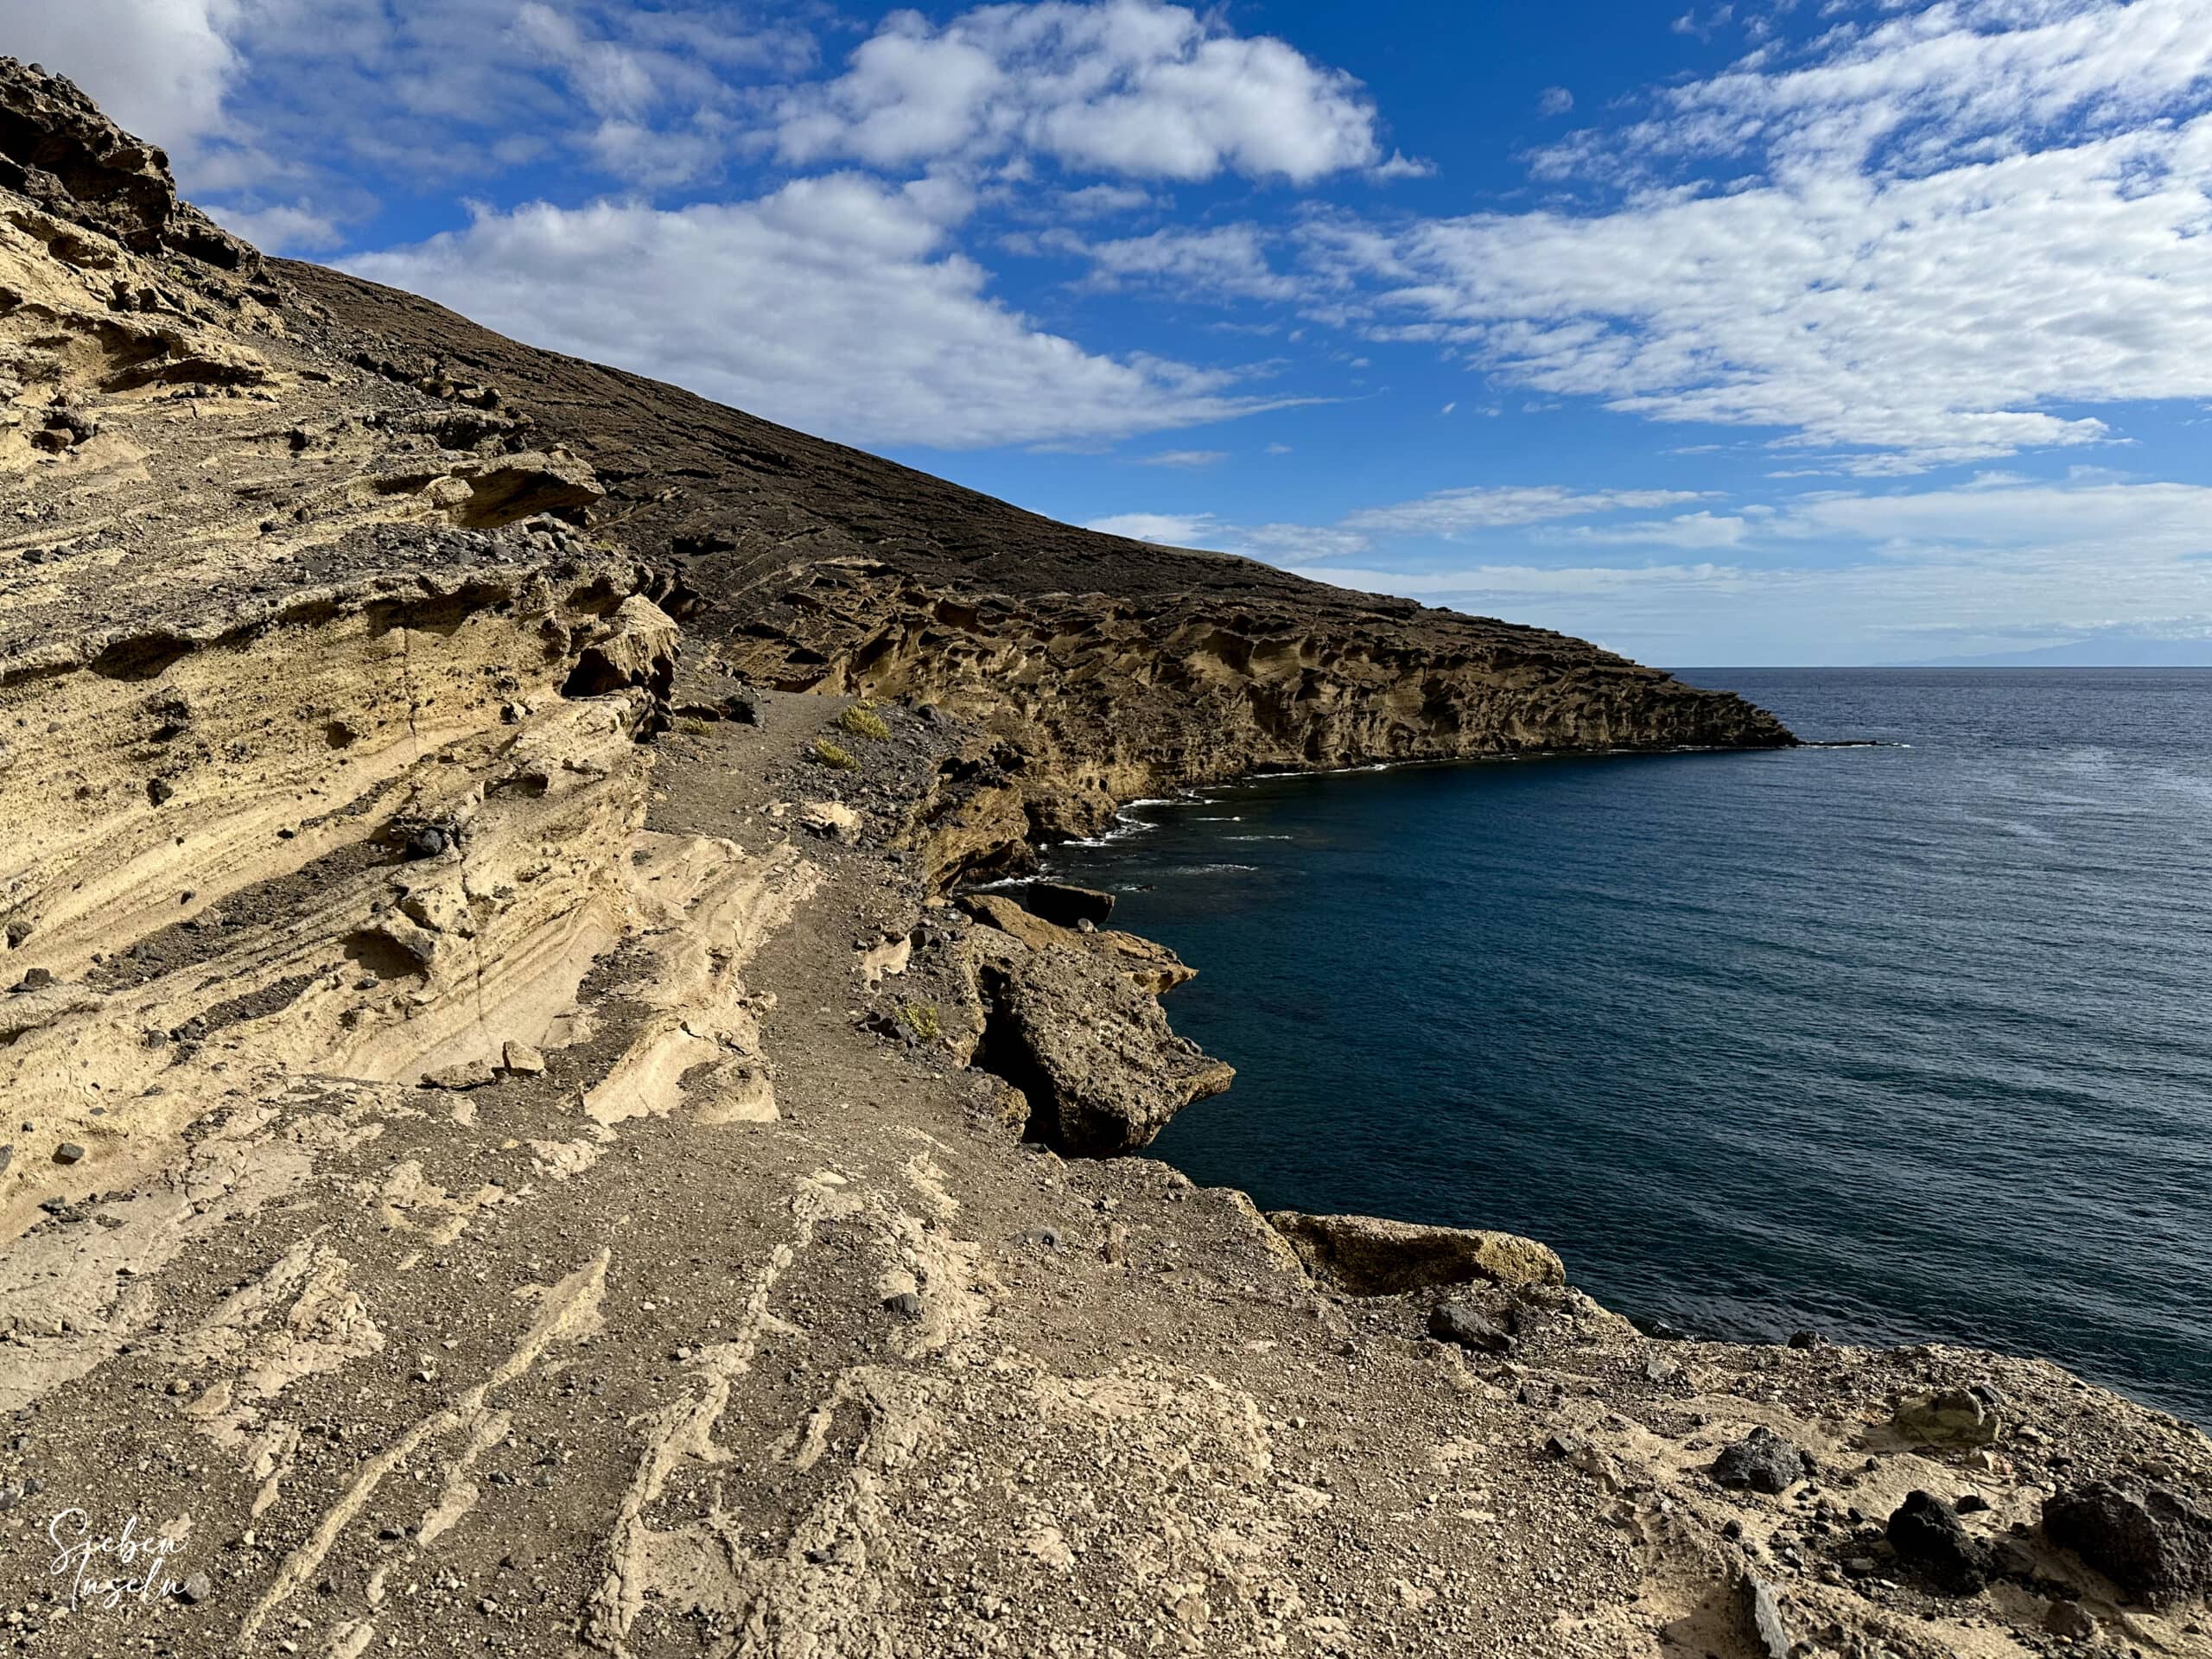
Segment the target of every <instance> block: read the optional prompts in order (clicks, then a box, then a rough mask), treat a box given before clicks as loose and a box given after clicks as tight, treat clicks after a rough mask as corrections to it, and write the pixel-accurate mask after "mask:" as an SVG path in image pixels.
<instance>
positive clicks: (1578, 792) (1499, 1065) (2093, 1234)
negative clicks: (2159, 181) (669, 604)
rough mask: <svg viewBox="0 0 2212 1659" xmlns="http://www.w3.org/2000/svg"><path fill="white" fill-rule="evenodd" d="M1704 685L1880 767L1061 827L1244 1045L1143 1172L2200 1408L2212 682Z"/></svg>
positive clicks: (2210, 1243)
mask: <svg viewBox="0 0 2212 1659" xmlns="http://www.w3.org/2000/svg"><path fill="white" fill-rule="evenodd" d="M1686 677H1688V678H1689V679H1691V680H1693V681H1694V682H1696V683H1701V684H1707V685H1715V686H1723V687H1726V688H1727V689H1730V690H1737V691H1740V692H1742V693H1743V694H1744V695H1745V696H1748V697H1750V698H1751V699H1752V700H1754V701H1755V702H1759V703H1761V704H1763V705H1764V706H1765V707H1767V708H1770V709H1773V710H1774V711H1775V712H1776V713H1777V714H1778V715H1781V716H1782V717H1783V719H1784V720H1785V721H1788V722H1789V724H1790V726H1791V727H1792V728H1794V729H1795V730H1796V732H1797V733H1798V734H1800V735H1801V736H1803V737H1806V738H1808V739H1822V738H1878V739H1880V740H1882V741H1884V742H1885V744H1887V745H1892V746H1894V747H1878V748H1853V749H1802V750H1796V751H1792V752H1789V753H1770V754H1744V755H1681V756H1666V757H1642V758H1629V757H1623V758H1617V759H1601V760H1535V761H1521V762H1512V763H1502V764H1493V765H1473V766H1451V767H1427V768H1415V769H1405V770H1397V771H1388V772H1365V773H1355V774H1350V775H1341V776H1336V777H1330V778H1304V779H1280V780H1262V781H1258V782H1254V783H1250V784H1245V785H1236V786H1234V787H1231V788H1227V789H1222V790H1217V791H1211V793H1210V794H1209V795H1208V796H1207V797H1206V798H1205V799H1203V800H1198V801H1193V802H1188V803H1184V804H1178V805H1174V806H1151V807H1143V806H1141V807H1138V808H1135V809H1133V810H1132V812H1131V813H1130V814H1129V817H1130V818H1132V819H1134V820H1136V821H1140V822H1142V823H1148V824H1150V825H1151V826H1152V827H1151V828H1150V829H1147V830H1144V831H1142V832H1140V833H1134V834H1130V835H1128V836H1125V837H1122V838H1118V839H1116V840H1114V841H1113V842H1111V843H1110V844H1109V845H1106V846H1103V847H1085V846H1079V845H1078V846H1071V847H1066V848H1063V849H1058V852H1057V853H1056V854H1055V855H1054V859H1053V863H1054V866H1055V868H1057V869H1058V870H1059V871H1061V872H1063V873H1065V874H1066V875H1068V876H1069V877H1070V879H1072V880H1081V881H1087V882H1091V883H1094V884H1096V885H1099V886H1103V887H1110V888H1112V889H1114V890H1116V892H1118V893H1121V894H1122V905H1121V908H1120V909H1119V910H1118V911H1117V912H1116V923H1117V925H1127V926H1128V927H1130V928H1132V929H1134V930H1135V931H1139V932H1142V933H1146V934H1149V935H1152V936H1154V937H1155V938H1160V939H1162V940H1165V941H1166V942H1167V943H1168V944H1172V945H1173V946H1174V947H1175V948H1176V949H1177V950H1179V951H1181V952H1182V953H1183V954H1184V956H1185V957H1187V958H1188V959H1189V960H1190V961H1191V962H1192V963H1194V964H1195V965H1196V966H1198V968H1199V969H1200V970H1201V972H1200V977H1199V978H1198V980H1197V981H1196V982H1194V983H1192V984H1191V985H1189V986H1187V987H1185V988H1183V989H1181V990H1179V991H1178V992H1176V993H1175V994H1174V995H1173V997H1172V998H1171V999H1170V1000H1169V1004H1168V1007H1169V1012H1170V1013H1171V1014H1172V1015H1173V1019H1174V1021H1175V1024H1176V1027H1177V1028H1178V1029H1179V1030H1180V1031H1182V1032H1184V1033H1186V1034H1188V1035H1189V1036H1191V1037H1192V1038H1194V1039H1197V1040H1198V1042H1200V1043H1201V1044H1203V1045H1204V1046H1205V1047H1206V1048H1207V1049H1208V1050H1209V1051H1211V1052H1213V1053H1216V1054H1218V1055H1220V1056H1221V1057H1222V1058H1225V1059H1228V1060H1230V1061H1231V1062H1232V1063H1234V1064H1235V1065H1236V1067H1237V1070H1238V1077H1237V1081H1236V1087H1235V1088H1234V1089H1233V1090H1231V1091H1230V1093H1229V1094H1227V1095H1225V1096H1221V1097H1219V1098H1218V1099H1216V1100H1212V1101H1209V1102H1205V1103H1201V1104H1200V1105H1198V1106H1196V1107H1194V1108H1192V1109H1191V1110H1189V1111H1188V1112H1186V1113H1185V1114H1184V1115H1183V1116H1182V1117H1181V1118H1180V1119H1179V1120H1178V1121H1177V1122H1176V1123H1175V1124H1174V1125H1173V1127H1172V1128H1170V1129H1169V1130H1168V1132H1167V1133H1166V1135H1164V1136H1162V1137H1161V1139H1160V1142H1159V1145H1158V1148H1157V1150H1158V1151H1159V1153H1160V1155H1162V1156H1163V1157H1166V1158H1167V1159H1169V1160H1173V1162H1174V1163H1176V1164H1177V1165H1179V1166H1180V1167H1182V1168H1183V1169H1184V1170H1185V1171H1186V1172H1187V1173H1189V1174H1191V1175H1192V1177H1193V1178H1194V1179H1198V1180H1199V1181H1201V1182H1205V1183H1219V1184H1230V1185H1239V1186H1243V1187H1245V1188H1247V1189H1248V1190H1249V1191H1250V1192H1252V1193H1253V1195H1254V1196H1255V1198H1257V1199H1258V1200H1259V1202H1260V1203H1261V1204H1262V1205H1263V1206H1268V1207H1273V1206H1278V1205H1287V1206H1290V1207H1294V1208H1297V1209H1301V1210H1309V1211H1364V1212H1368V1213H1372V1214H1381V1215H1389V1216H1398V1217H1407V1218H1408V1219H1414V1220H1421V1221H1429V1222H1440V1223H1446V1224H1459V1225H1480V1226H1487V1227H1500V1228H1505V1229H1509V1230H1513V1231H1516V1232H1522V1233H1527V1234H1529V1235H1532V1236H1535V1237H1539V1238H1542V1239H1546V1240H1548V1241H1549V1242H1551V1243H1554V1244H1555V1245H1556V1246H1558V1248H1559V1249H1560V1251H1561V1253H1562V1254H1563V1255H1565V1256H1566V1257H1567V1265H1568V1268H1569V1271H1570V1273H1571V1274H1572V1275H1573V1278H1574V1279H1575V1281H1576V1282H1578V1283H1580V1285H1582V1286H1584V1287H1586V1288H1587V1289H1588V1290H1589V1291H1590V1292H1591V1293H1592V1294H1594V1295H1596V1296H1597V1297H1598V1298H1599V1300H1601V1301H1603V1302H1605V1303H1606V1304H1607V1305H1609V1306H1612V1307H1615V1308H1617V1309H1618V1310H1620V1311H1622V1312H1624V1313H1630V1314H1633V1315H1636V1316H1637V1317H1639V1318H1643V1319H1657V1320H1663V1321H1665V1322H1667V1323H1669V1324H1671V1325H1676V1326H1680V1327H1681V1328H1684V1329H1686V1330H1688V1331H1691V1332H1697V1333H1700V1334H1710V1335H1719V1336H1731V1337H1740V1338H1781V1337H1783V1336H1785V1335H1786V1334H1788V1333H1789V1332H1791V1331H1793V1330H1795V1329H1797V1328H1799V1327H1802V1326H1810V1327H1812V1328H1815V1329H1817V1330H1820V1331H1821V1332H1825V1333H1827V1334H1828V1335H1829V1336H1831V1337H1833V1338H1838V1339H1845V1340H1861V1341H1864V1340H1871V1341H1882V1342H1894V1341H1916V1340H1948V1341H1957V1342H1965V1343H1971V1344H1980V1345H1986V1346H1993V1347H1998V1348H2004V1349H2008V1350H2012V1351H2020V1352H2027V1353H2033V1354H2039V1355H2044V1356H2048V1357H2053V1358H2056V1359H2058V1360H2060V1361H2062V1362H2063V1363H2066V1364H2069V1365H2070V1366H2073V1367H2074V1368H2075V1369H2077V1370H2080V1371H2082V1373H2084V1374H2085V1375H2088V1376H2092V1377H2094V1378H2096V1379H2097V1380H2099V1381H2101V1382H2103V1383H2107V1384H2110V1385H2113V1386H2115V1387H2118V1388H2120V1389H2125V1390H2127V1391H2129V1392H2131V1393H2133V1394H2135V1395H2138V1396H2139V1397H2140V1398H2143V1399H2145V1400H2148V1401H2151V1402H2154V1403H2157V1404H2159V1405H2162V1406H2164V1407H2165V1408H2168V1409H2171V1410H2174V1411H2177V1412H2179V1413H2182V1414H2185V1415H2189V1416H2191V1417H2194V1418H2195V1419H2196V1420H2197V1421H2200V1422H2212V671H2190V670H2164V671H2095V670H2081V671H2064V670H2013V671H1913V670H1889V671H1882V670H1874V671H1815V670H1798V671H1782V670H1727V671H1721V670H1708V671H1700V672H1692V673H1690V674H1688V675H1687V676H1686Z"/></svg>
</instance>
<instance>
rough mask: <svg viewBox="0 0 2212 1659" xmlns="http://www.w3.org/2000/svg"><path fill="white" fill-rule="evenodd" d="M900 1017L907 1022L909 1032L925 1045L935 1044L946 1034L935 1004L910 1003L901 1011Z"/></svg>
mask: <svg viewBox="0 0 2212 1659" xmlns="http://www.w3.org/2000/svg"><path fill="white" fill-rule="evenodd" d="M899 1018H900V1019H901V1020H905V1021H906V1029H907V1030H909V1031H911V1032H912V1033H914V1035H915V1036H917V1037H918V1038H920V1039H922V1040H923V1041H924V1042H925V1043H933V1042H935V1041H937V1039H938V1038H939V1037H941V1036H942V1035H944V1023H943V1022H942V1021H941V1020H939V1019H938V1012H937V1004H936V1003H934V1002H909V1003H908V1004H906V1007H903V1008H901V1009H899Z"/></svg>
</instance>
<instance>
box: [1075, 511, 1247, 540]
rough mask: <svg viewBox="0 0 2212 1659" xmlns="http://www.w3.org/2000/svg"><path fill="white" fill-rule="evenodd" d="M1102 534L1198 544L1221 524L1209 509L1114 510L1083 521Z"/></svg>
mask: <svg viewBox="0 0 2212 1659" xmlns="http://www.w3.org/2000/svg"><path fill="white" fill-rule="evenodd" d="M1084 529H1085V530H1095V531H1098V532H1099V533H1100V534H1102V535H1105V536H1127V537H1129V538H1130V539H1131V540H1132V541H1138V542H1158V543H1160V545H1162V546H1163V547H1198V546H1199V545H1201V544H1203V543H1205V542H1206V541H1207V540H1209V539H1210V538H1212V537H1218V536H1219V535H1220V533H1221V530H1222V525H1221V523H1220V521H1219V520H1218V519H1217V518H1214V516H1213V515H1212V514H1211V513H1208V512H1117V513H1113V514H1111V515H1109V517H1107V518H1093V519H1092V520H1090V522H1089V523H1088V524H1085V525H1084Z"/></svg>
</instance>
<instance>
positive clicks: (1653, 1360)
mask: <svg viewBox="0 0 2212 1659" xmlns="http://www.w3.org/2000/svg"><path fill="white" fill-rule="evenodd" d="M1681 1374H1682V1368H1681V1366H1679V1365H1677V1364H1675V1362H1674V1361H1673V1360H1671V1359H1662V1358H1660V1357H1659V1356H1658V1355H1656V1354H1654V1355H1652V1356H1651V1357H1649V1359H1647V1360H1645V1361H1644V1362H1643V1380H1644V1381H1645V1382H1647V1383H1672V1382H1673V1381H1674V1380H1675V1378H1676V1377H1678V1376H1681Z"/></svg>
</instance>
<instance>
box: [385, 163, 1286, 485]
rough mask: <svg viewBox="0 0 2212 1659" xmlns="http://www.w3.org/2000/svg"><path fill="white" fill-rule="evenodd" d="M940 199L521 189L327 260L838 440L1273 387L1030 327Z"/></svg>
mask: <svg viewBox="0 0 2212 1659" xmlns="http://www.w3.org/2000/svg"><path fill="white" fill-rule="evenodd" d="M958 206H959V204H958V202H957V200H949V199H948V198H946V197H945V196H944V194H942V193H938V192H933V191H931V190H929V189H927V188H909V189H907V190H903V191H902V190H898V189H893V188H888V187H887V186H884V185H882V184H880V183H879V182H877V181H873V180H869V179H866V178H863V177H861V176H858V175H834V176H830V177H826V178H819V179H808V180H802V181H798V182H795V183H793V184H791V185H788V186H786V187H785V188H783V189H781V190H779V191H778V192H776V193H775V194H772V195H769V196H766V197H764V198H761V199H760V200H755V201H747V202H740V203H734V204H728V205H708V206H699V207H687V208H684V209H682V210H680V211H660V210H656V209H653V208H651V207H645V206H644V205H641V204H638V203H622V202H613V201H608V202H601V203H598V204H595V205H594V206H591V207H582V208H576V209H563V208H560V207H551V206H549V205H546V204H544V203H536V204H532V205H530V206H526V207H518V208H517V209H515V210H514V211H512V213H481V214H480V215H479V216H478V217H477V219H475V220H474V223H472V224H471V225H470V226H468V227H467V229H465V230H462V231H457V232H448V233H446V234H444V235H442V236H438V237H435V238H431V239H430V240H429V241H428V242H425V243H422V244H420V245H416V246H413V247H409V248H401V249H396V250H392V251H388V252H383V253H374V254H367V255H363V256H360V257H356V258H353V259H349V260H346V261H344V262H343V263H344V264H346V267H347V268H348V269H349V270H356V271H359V273H360V274H361V275H363V276H366V277H374V278H376V279H377V280H378V281H379V282H387V283H394V284H396V285H397V286H399V287H403V288H407V289H412V290H413V291H415V292H416V293H420V294H425V295H428V296H430V297H432V298H434V299H437V300H441V301H443V302H446V303H448V304H450V305H452V306H454V308H457V309H460V310H462V311H464V312H466V313H467V314H468V315H470V316H472V317H474V318H475V319H476V320H477V321H480V322H483V323H485V324H486V325H487V326H489V327H494V328H498V329H500V330H502V331H503V332H505V333H508V334H513V335H516V336H517V337H518V338H521V339H525V340H531V342H533V343H535V344H537V345H542V346H552V347H555V348H556V349H559V350H563V351H568V352H572V353H576V354H577V355H579V356H583V357H589V358H593V359H598V360H600V361H603V362H609V363H614V364H618V365H621V366H623V367H625V368H630V369H634V370H638V371H639V372H643V373H646V374H652V375H656V376H658V377H661V378H665V379H670V380H674V381H676V382H677V383H679V384H680V385H685V386H688V387H690V388H691V389H692V390H693V391H699V392H702V393H703V394H705V395H706V396H708V397H715V398H717V399H720V400H721V401H723V402H726V403H730V404H736V405H738V406H739V407H741V408H743V409H746V410H750V411H752V412H753V413H755V414H759V415H762V416H766V417H768V418H769V419H772V420H777V421H781V422H784V423H787V424H790V425H792V426H797V427H800V428H802V429H806V430H809V431H814V432H821V433H824V434H827V435H832V436H835V437H838V438H842V439H845V440H848V441H852V442H873V443H879V444H880V443H906V444H922V445H930V446H936V447H942V448H966V447H976V446H983V445H992V444H1004V443H1015V442H1052V441H1067V440H1074V439H1096V438H1115V437H1121V436H1126V435H1130V434H1133V433H1138V432H1146V431H1158V430H1162V429H1167V428H1172V427H1179V426H1188V425H1192V424H1195V423H1203V422H1208V421H1216V420H1221V419H1224V418H1226V417H1228V416H1235V415H1239V414H1243V413H1247V412H1249V411H1251V410H1255V409H1257V408H1261V407H1272V406H1274V405H1269V404H1262V403H1260V402H1258V401H1257V400H1255V399H1251V398H1249V397H1238V396H1235V395H1232V392H1231V390H1230V384H1229V377H1227V376H1225V375H1223V374H1220V373H1216V372H1206V371H1201V370H1198V369H1194V368H1192V367H1189V366H1188V365H1182V364H1179V363H1173V362H1169V361H1166V360H1163V359H1151V358H1139V359H1127V360H1123V359H1113V358H1107V357H1102V356H1098V355H1096V354H1094V353H1088V352H1085V351H1084V350H1083V349H1082V347H1080V346H1077V345H1076V344H1075V342H1073V341H1072V340H1067V339H1065V338H1063V337H1061V336H1059V335H1056V334H1049V333H1046V332H1045V331H1044V330H1042V329H1040V328H1039V327H1036V326H1035V325H1033V323H1031V322H1030V321H1028V320H1027V318H1025V317H1023V316H1022V315H1020V313H1018V312H1016V311H1014V310H1013V309H1011V308H1008V307H1007V306H1006V305H1004V304H1003V303H1001V302H999V301H997V300H995V299H993V298H991V297H990V296H989V295H988V293H987V292H986V291H985V290H986V289H987V287H988V280H989V279H988V273H986V272H985V271H984V270H982V268H981V267H980V266H978V265H976V264H974V263H973V262H972V261H970V260H969V259H967V258H965V257H962V256H961V255H960V254H958V253H957V252H954V251H949V249H948V247H947V245H946V242H947V231H946V226H945V223H944V219H945V218H946V216H947V215H948V213H954V212H957V210H958Z"/></svg>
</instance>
